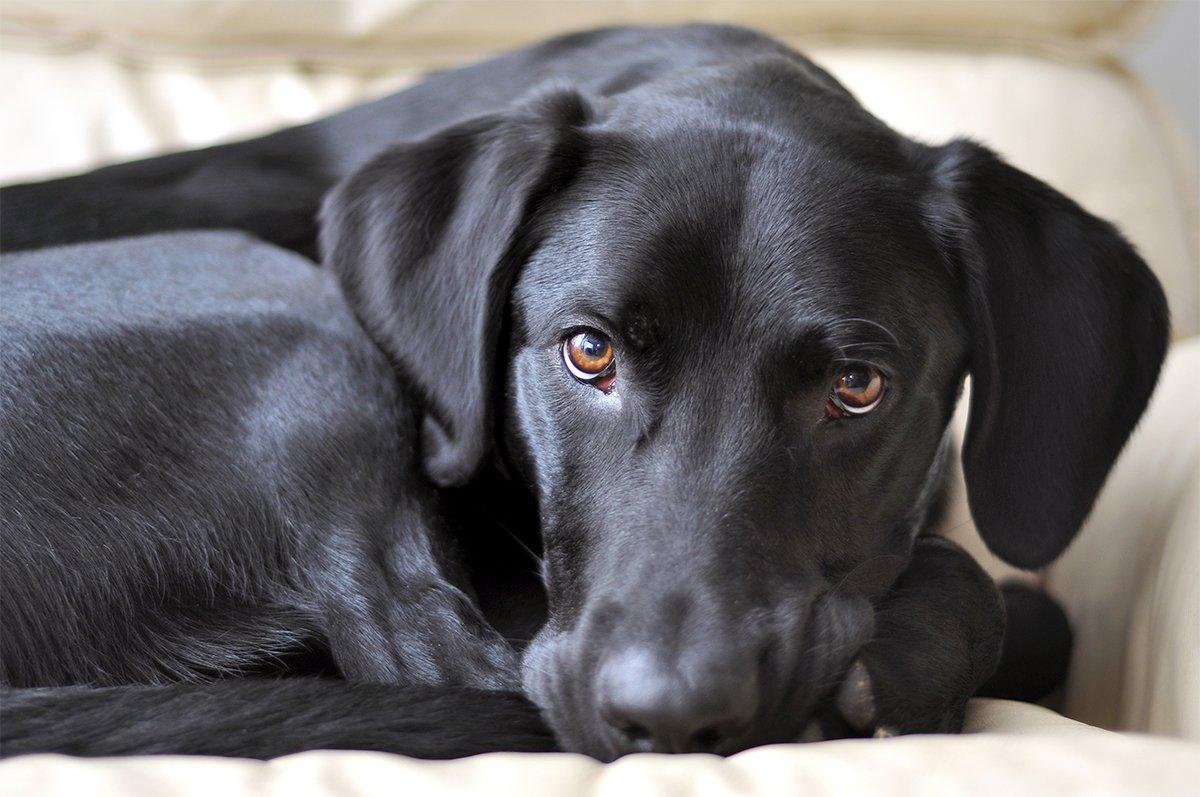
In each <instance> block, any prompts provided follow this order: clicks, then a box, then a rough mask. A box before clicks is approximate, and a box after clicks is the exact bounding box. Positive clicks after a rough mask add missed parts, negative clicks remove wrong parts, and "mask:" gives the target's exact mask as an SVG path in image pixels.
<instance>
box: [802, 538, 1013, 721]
mask: <svg viewBox="0 0 1200 797" xmlns="http://www.w3.org/2000/svg"><path fill="white" fill-rule="evenodd" d="M1003 632H1004V610H1003V606H1002V605H1001V602H1000V594H999V592H998V591H997V589H996V586H995V584H994V583H993V582H992V580H991V578H990V577H989V576H988V575H987V574H986V573H985V572H984V571H983V569H982V568H980V567H979V565H977V564H976V563H975V562H974V560H973V559H971V557H970V556H969V555H968V554H967V553H966V552H965V551H963V550H962V549H960V548H958V547H957V546H954V545H953V544H951V543H949V542H946V541H945V540H938V539H922V540H920V541H918V543H917V545H916V547H915V550H914V552H913V558H912V561H911V562H910V564H909V566H908V568H907V569H906V570H905V572H904V573H902V574H901V576H900V578H899V579H898V580H897V582H896V583H895V585H893V587H892V589H891V590H890V591H889V593H888V594H887V596H885V597H884V598H883V600H882V601H881V602H880V604H879V606H878V607H877V608H876V612H875V634H874V637H873V638H872V639H871V640H870V641H869V642H867V644H866V645H865V646H864V647H863V649H862V650H861V651H860V652H859V654H858V657H857V659H855V661H854V662H853V663H852V664H851V665H850V667H849V668H848V669H847V671H846V674H845V675H844V676H843V678H842V680H841V682H840V683H839V684H838V685H837V687H836V688H835V689H834V690H833V691H832V693H831V694H830V695H829V696H828V697H827V698H826V699H825V700H824V701H823V702H822V704H821V705H820V706H819V707H818V709H817V711H816V712H815V714H814V720H813V722H812V723H810V724H809V726H808V728H807V730H806V731H805V734H804V737H805V738H810V739H840V738H850V737H870V736H876V737H886V736H898V735H901V734H908V733H955V732H957V731H959V730H961V728H962V722H963V714H964V712H965V710H966V705H967V700H968V699H969V698H970V697H971V696H972V695H974V694H975V693H976V691H977V690H978V689H979V687H980V685H981V684H982V683H983V682H984V680H985V679H986V678H987V677H988V676H989V675H990V674H991V673H992V672H993V671H994V670H995V667H996V663H997V661H998V660H999V656H1000V640H1001V638H1002V636H1003Z"/></svg>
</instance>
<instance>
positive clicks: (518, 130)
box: [321, 91, 588, 487]
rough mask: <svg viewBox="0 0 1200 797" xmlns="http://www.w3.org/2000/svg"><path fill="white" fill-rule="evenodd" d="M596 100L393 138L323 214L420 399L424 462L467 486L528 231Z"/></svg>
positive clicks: (337, 260) (558, 101)
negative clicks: (408, 140)
mask: <svg viewBox="0 0 1200 797" xmlns="http://www.w3.org/2000/svg"><path fill="white" fill-rule="evenodd" d="M587 118H588V109H587V106H586V104H585V103H584V101H583V100H582V98H581V97H579V95H577V94H576V93H574V92H571V91H558V92H554V93H552V94H547V95H544V96H541V97H539V98H537V99H536V100H534V101H532V102H530V103H528V104H526V105H525V106H523V107H521V108H519V109H517V110H515V111H508V112H504V113H499V114H491V115H488V116H483V117H479V118H475V119H471V120H468V121H465V122H461V123H459V124H456V125H454V126H452V127H450V128H447V129H445V130H441V131H439V132H436V133H434V134H432V135H431V136H429V137H427V138H424V139H421V140H418V141H414V142H411V143H404V144H400V145H398V146H395V147H392V148H391V149H389V150H387V151H386V152H384V153H383V154H381V155H379V156H378V157H376V158H375V159H374V160H372V161H371V162H370V163H368V164H367V165H366V166H364V167H362V168H361V169H360V170H359V171H358V172H356V173H355V174H353V175H352V176H350V177H349V178H347V179H346V180H344V181H343V182H342V183H341V184H340V185H338V186H337V187H336V188H335V189H334V190H333V191H332V192H331V193H330V195H329V196H328V197H327V198H326V200H325V203H324V206H323V208H322V210H321V249H322V252H323V256H324V261H325V264H326V265H327V266H328V267H329V268H331V269H332V270H333V271H334V272H335V273H336V274H337V275H338V277H339V278H340V279H341V281H342V285H343V288H344V289H345V292H346V296H347V298H348V300H349V302H350V304H351V305H352V306H353V308H354V311H355V313H356V314H357V315H358V317H359V320H360V321H361V322H362V324H363V326H364V327H365V328H366V330H367V332H368V333H369V334H370V335H371V336H372V337H373V338H374V339H375V341H376V343H377V344H378V345H379V346H380V347H381V348H382V349H383V350H384V351H385V352H387V354H388V355H389V356H390V357H391V359H392V361H393V363H394V364H395V365H396V367H397V368H398V369H399V370H400V372H401V375H402V377H404V378H406V380H407V381H408V383H409V385H410V386H411V387H413V388H415V389H416V391H417V392H418V393H419V394H420V395H419V398H420V400H421V401H422V408H421V409H422V414H423V417H422V457H423V460H424V464H425V470H426V473H427V474H428V475H429V477H430V478H431V479H432V480H433V481H434V483H436V484H438V485H440V486H447V487H448V486H454V485H458V484H462V483H463V482H465V481H466V480H467V479H469V478H470V477H471V475H472V474H473V473H474V472H475V471H476V470H477V469H478V468H479V466H480V464H481V463H482V462H483V460H484V457H485V456H486V454H487V452H488V449H489V446H490V444H491V436H492V405H493V398H494V397H493V392H494V391H493V383H494V379H495V373H494V372H495V364H496V360H497V355H498V353H499V349H500V346H501V344H502V340H503V333H504V329H503V327H504V321H505V312H506V307H507V302H508V293H509V290H510V287H511V285H512V282H513V279H514V277H515V275H516V271H517V268H518V267H519V265H520V261H521V260H522V259H523V255H524V254H525V247H526V244H527V241H525V240H524V239H525V237H526V236H525V235H524V234H523V233H524V231H525V230H526V229H527V228H528V227H529V226H530V221H531V217H532V215H533V214H534V213H535V211H536V209H537V208H538V206H539V205H540V204H542V202H543V201H544V200H545V199H546V197H547V196H549V195H550V194H552V193H554V192H555V191H557V190H559V189H560V188H561V187H563V186H564V185H565V184H566V183H567V181H569V180H570V178H571V177H572V175H573V174H574V172H575V170H576V168H577V167H578V165H579V163H580V161H581V160H582V153H583V146H584V136H583V133H582V131H581V128H582V126H583V125H584V124H585V123H586V122H587Z"/></svg>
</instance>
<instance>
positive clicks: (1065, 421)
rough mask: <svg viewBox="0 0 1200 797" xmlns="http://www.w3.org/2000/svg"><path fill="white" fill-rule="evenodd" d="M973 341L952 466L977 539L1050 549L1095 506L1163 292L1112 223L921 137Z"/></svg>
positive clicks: (984, 155) (1042, 554)
mask: <svg viewBox="0 0 1200 797" xmlns="http://www.w3.org/2000/svg"><path fill="white" fill-rule="evenodd" d="M926 154H927V155H930V156H932V158H933V163H932V170H933V176H934V183H935V188H934V193H933V200H932V202H931V203H930V206H929V207H930V215H931V217H932V218H933V224H934V225H935V227H936V230H937V233H938V235H939V237H940V238H941V240H942V242H943V244H944V245H945V247H946V250H947V253H948V255H949V259H950V261H951V262H952V263H953V264H954V265H955V267H956V268H957V269H958V270H959V271H960V274H961V279H962V285H963V291H964V302H965V318H966V321H967V324H968V326H969V330H970V336H971V344H970V350H969V358H970V361H969V363H968V368H969V370H970V372H971V406H970V415H969V420H968V424H967V435H966V440H965V442H964V445H963V470H964V473H965V476H966V482H967V498H968V501H969V503H970V506H971V514H972V517H973V518H974V519H975V524H976V526H977V527H978V529H979V532H980V534H981V535H982V537H983V540H984V542H985V543H987V545H988V547H989V548H991V550H992V551H993V552H995V553H996V554H997V555H999V556H1000V557H1001V558H1003V559H1004V560H1005V561H1007V562H1009V563H1011V564H1014V565H1017V566H1019V567H1025V568H1035V567H1041V566H1043V565H1046V564H1048V563H1049V562H1050V561H1052V560H1053V559H1054V558H1055V557H1057V556H1058V555H1059V554H1060V553H1062V551H1063V549H1064V548H1066V546H1067V544H1068V543H1069V542H1070V541H1071V539H1072V537H1074V536H1075V533H1076V532H1077V531H1078V529H1079V527H1080V525H1081V524H1082V523H1083V521H1084V519H1085V518H1086V517H1087V514H1088V512H1089V511H1090V510H1091V507H1092V503H1093V502H1094V501H1095V499H1096V495H1097V493H1098V492H1099V491H1100V487H1101V485H1102V484H1103V483H1104V480H1105V478H1106V477H1107V476H1108V471H1109V468H1110V467H1111V466H1112V464H1113V460H1114V459H1116V457H1117V454H1118V453H1119V452H1120V450H1121V447H1122V446H1123V445H1124V444H1125V441H1126V439H1127V438H1128V437H1129V433H1130V432H1131V431H1132V430H1133V427H1134V425H1135V424H1136V423H1137V420H1138V418H1139V416H1141V414H1142V410H1143V409H1144V408H1145V406H1146V402H1147V400H1148V399H1149V397H1150V393H1151V391H1152V390H1153V388H1154V383H1155V380H1156V379H1157V378H1158V370H1159V366H1160V365H1161V363H1162V359H1163V355H1164V352H1165V350H1166V344H1167V334H1168V323H1167V305H1166V300H1165V299H1164V297H1163V293H1162V289H1161V288H1160V287H1159V284H1158V281H1157V280H1156V279H1155V278H1154V275H1153V274H1151V272H1150V270H1149V269H1148V268H1147V267H1146V264H1145V263H1144V262H1143V261H1142V259H1141V258H1140V257H1139V256H1138V255H1137V253H1136V252H1135V251H1134V250H1133V247H1131V246H1130V245H1129V243H1127V242H1126V241H1125V239H1124V238H1122V237H1121V235H1120V233H1118V232H1117V230H1116V229H1115V228H1114V227H1113V226H1112V225H1111V224H1109V223H1107V222H1105V221H1102V220H1100V219H1098V218H1096V217H1095V216H1092V215H1091V214H1089V213H1087V212H1086V211H1084V210H1083V209H1082V208H1080V207H1079V206H1078V205H1077V204H1075V203H1074V202H1072V201H1071V200H1070V199H1068V198H1067V197H1065V196H1063V195H1062V194H1060V193H1058V192H1057V191H1055V190H1054V189H1052V188H1050V187H1049V186H1047V185H1045V184H1044V183H1042V182H1040V181H1038V180H1036V179H1034V178H1033V177H1030V176H1029V175H1027V174H1025V173H1024V172H1021V171H1019V170H1017V169H1015V168H1013V167H1011V166H1009V165H1008V164H1006V163H1004V162H1003V161H1001V160H1000V159H999V158H998V157H997V156H996V155H994V154H993V153H992V152H990V151H989V150H987V149H985V148H983V147H981V146H978V145H976V144H973V143H971V142H968V141H955V142H952V143H950V144H948V145H946V146H944V147H941V148H937V149H932V150H927V151H926Z"/></svg>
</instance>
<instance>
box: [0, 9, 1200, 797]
mask: <svg viewBox="0 0 1200 797" xmlns="http://www.w3.org/2000/svg"><path fill="white" fill-rule="evenodd" d="M1152 11H1153V8H1152V4H1151V3H1148V2H1144V1H1143V0H1098V1H1096V2H1070V1H1067V2H1054V0H1047V1H1046V2H1035V1H1033V0H1030V1H1028V2H1021V3H1016V4H1013V3H1004V2H991V1H990V0H980V2H940V1H939V0H896V1H895V2H887V1H886V0H868V1H867V2H857V3H855V2H848V1H844V0H836V2H834V1H828V2H827V1H826V0H820V1H819V2H812V3H790V2H775V1H774V0H749V2H744V3H739V2H736V1H735V0H710V1H709V2H704V1H702V0H661V1H660V2H646V3H632V2H613V1H612V0H605V1H603V2H601V1H597V2H573V1H571V0H567V1H566V2H559V1H558V0H510V2H491V3H489V2H486V0H460V1H459V2H453V1H452V0H255V1H254V2H250V0H209V1H208V2H200V0H155V1H153V2H152V1H151V0H78V2H76V1H74V0H71V1H68V2H62V1H60V2H21V1H19V0H4V3H3V5H0V85H2V86H3V87H4V88H3V91H4V95H5V112H4V114H3V115H2V116H0V182H11V181H14V180H18V179H27V178H36V177H41V176H48V175H54V174H60V173H65V172H70V171H73V170H80V169H84V168H88V167H91V166H95V165H98V164H101V163H105V162H109V161H113V160H122V159H128V158H132V157H138V156H142V155H147V154H152V153H155V152H160V151H164V150H167V149H173V148H180V147H192V146H200V145H204V144H209V143H213V142H217V141H224V140H230V139H233V138H238V137H243V136H246V135H251V134H255V133H258V132H261V131H264V130H268V129H272V128H275V127H278V126H281V125H286V124H294V123H298V122H302V121H307V120H309V119H312V118H315V117H317V116H320V115H322V114H325V113H329V112H331V111H334V110H336V109H338V108H341V107H345V106H347V105H349V104H352V103H354V102H358V101H361V100H363V99H367V98H370V97H374V96H378V95H380V94H383V93H385V92H388V91H392V90H395V89H397V88H399V87H402V86H403V85H406V84H407V83H409V82H411V81H412V80H415V79H417V77H418V76H419V75H420V74H421V73H422V72H423V71H424V70H426V69H428V68H432V67H439V66H444V65H447V64H450V63H456V62H459V61H461V60H464V59H472V58H477V57H482V56H484V55H486V54H487V53H489V52H494V51H496V50H499V49H503V48H505V47H508V46H515V45H519V44H522V43H524V42H526V41H529V40H531V39H535V38H538V37H541V36H543V35H549V34H553V33H557V32H561V31H564V30H568V29H572V28H577V27H582V26H587V25H593V24H607V23H612V22H617V21H621V20H624V21H630V22H670V21H677V20H680V19H688V18H704V19H727V20H731V21H737V22H741V23H744V24H750V25H754V26H756V27H759V28H761V29H763V30H766V31H767V32H770V33H773V34H774V35H777V36H779V37H781V38H783V39H785V40H787V41H788V42H790V43H792V44H795V45H797V46H799V47H801V48H802V49H804V50H805V51H806V52H808V53H809V54H810V55H811V56H812V57H813V58H814V59H815V60H817V61H818V62H820V63H821V64H822V65H824V66H826V67H827V68H829V69H830V70H831V71H832V72H833V73H834V74H835V75H836V76H837V77H838V78H839V79H840V80H842V81H843V82H844V83H846V85H847V86H848V87H849V88H850V89H851V90H852V91H854V92H855V93H856V94H857V95H858V96H859V98H860V99H861V100H862V101H863V102H864V103H865V104H866V105H867V106H868V107H869V108H870V109H871V110H872V111H873V112H875V113H876V114H878V115H879V116H880V117H881V118H883V119H884V120H885V121H887V122H889V123H890V124H892V125H894V126H895V127H897V128H898V129H899V130H901V131H902V132H905V133H908V134H910V135H913V136H916V137H918V138H920V139H923V140H928V141H941V140H945V139H947V138H950V137H953V136H956V135H969V136H972V137H975V138H977V139H979V140H981V141H983V142H985V143H987V144H989V145H990V146H992V147H994V148H996V149H997V150H999V151H1000V152H1001V153H1002V154H1003V155H1005V156H1006V157H1007V158H1009V159H1010V160H1011V161H1012V162H1013V163H1014V164H1016V165H1017V166H1019V167H1021V168H1024V169H1026V170H1028V171H1030V172H1032V173H1033V174H1035V175H1037V176H1039V177H1041V178H1042V179H1045V180H1047V181H1048V182H1050V183H1051V184H1053V185H1054V186H1056V187H1057V188H1059V189H1061V190H1062V191H1064V192H1066V193H1067V194H1069V195H1070V196H1072V197H1074V198H1075V199H1077V200H1078V201H1080V202H1081V204H1083V205H1084V206H1085V207H1087V208H1088V209H1090V210H1092V211H1094V212H1096V213H1098V214H1099V215H1101V216H1104V217H1106V218H1109V219H1111V220H1113V221H1115V222H1116V223H1117V224H1118V226H1120V227H1121V229H1122V230H1124V231H1125V232H1126V234H1127V235H1128V236H1129V237H1130V239H1131V240H1132V241H1133V242H1134V243H1135V244H1136V245H1137V246H1138V248H1139V249H1140V250H1141V252H1142V253H1143V255H1144V256H1145V257H1146V259H1147V261H1148V262H1149V263H1150V265H1151V266H1152V268H1154V270H1155V271H1156V273H1157V274H1158V275H1159V277H1160V279H1161V280H1162V282H1163V284H1164V287H1165V289H1166V291H1167V294H1168V298H1169V300H1170V303H1171V307H1172V314H1173V336H1174V339H1175V340H1176V341H1177V343H1176V344H1175V346H1174V347H1173V352H1172V356H1171V361H1170V363H1169V364H1168V366H1167V368H1166V371H1165V374H1164V378H1163V380H1162V383H1161V385H1160V389H1159V391H1158V393H1157V395H1156V398H1155V400H1154V403H1153V406H1152V409H1151V412H1150V413H1149V414H1148V416H1147V417H1146V418H1145V419H1144V420H1143V422H1142V424H1141V427H1140V428H1139V430H1138V432H1137V433H1136V434H1135V437H1134V440H1133V441H1132V442H1131V444H1130V446H1129V447H1128V448H1127V450H1126V451H1125V453H1124V454H1123V456H1122V459H1121V461H1120V462H1119V463H1118V465H1117V468H1116V469H1115V471H1114V474H1113V476H1112V478H1111V479H1110V482H1109V484H1108V486H1107V487H1106V489H1105V491H1104V493H1103V494H1102V496H1101V498H1100V500H1099V502H1098V503H1097V506H1096V509H1095V511H1094V512H1093V513H1092V516H1091V518H1090V519H1089V521H1088V524H1087V526H1086V527H1085V529H1084V531H1083V532H1082V533H1081V535H1080V537H1079V539H1078V540H1077V541H1076V542H1075V544H1074V545H1072V547H1071V548H1070V549H1069V550H1068V552H1067V554H1066V555H1065V556H1064V557H1063V558H1062V559H1061V560H1060V561H1059V562H1058V563H1057V564H1056V565H1055V566H1053V567H1052V568H1050V569H1048V570H1047V571H1046V572H1044V573H1038V574H1022V575H1023V577H1026V578H1033V579H1037V580H1039V581H1041V582H1042V583H1045V584H1046V585H1047V586H1048V587H1049V588H1050V589H1051V590H1052V591H1053V592H1054V593H1055V594H1056V595H1057V596H1058V597H1059V598H1060V599H1061V600H1062V601H1063V602H1064V605H1065V606H1066V607H1067V610H1068V613H1069V614H1070V616H1071V619H1072V622H1073V623H1074V625H1075V628H1076V631H1077V634H1078V642H1077V649H1076V655H1075V660H1074V663H1073V667H1072V673H1071V677H1070V681H1069V684H1068V686H1067V689H1066V691H1065V694H1064V696H1063V698H1064V702H1063V708H1064V711H1065V712H1066V713H1067V714H1069V715H1070V716H1073V717H1076V718H1078V719H1081V720H1084V721H1086V722H1088V723H1092V724H1097V725H1102V726H1105V727H1108V728H1113V729H1122V730H1136V731H1146V732H1153V733H1158V734H1171V735H1176V736H1183V737H1188V738H1191V739H1193V740H1194V739H1200V578H1198V575H1200V402H1197V401H1196V400H1195V398H1194V397H1195V396H1197V395H1200V377H1198V376H1197V374H1198V373H1200V339H1198V338H1194V337H1192V336H1195V335H1196V334H1197V333H1198V332H1200V312H1198V307H1200V268H1198V266H1197V261H1198V256H1197V243H1198V238H1197V225H1198V224H1200V216H1198V213H1197V209H1196V205H1195V197H1196V190H1195V187H1194V186H1190V185H1188V184H1187V179H1188V178H1187V176H1186V175H1187V174H1188V170H1187V169H1186V168H1183V167H1182V166H1181V158H1186V157H1189V156H1194V155H1193V154H1192V153H1188V152H1185V151H1183V150H1182V148H1181V145H1180V144H1179V138H1178V136H1177V135H1176V134H1175V132H1174V131H1173V129H1172V127H1171V125H1170V123H1169V121H1168V120H1167V119H1165V117H1164V116H1163V114H1162V113H1161V111H1160V110H1159V108H1158V105H1157V102H1156V101H1155V99H1154V98H1153V97H1152V96H1150V95H1149V94H1148V93H1147V92H1145V91H1144V90H1143V89H1142V87H1141V86H1140V85H1139V84H1138V83H1137V82H1136V81H1135V80H1133V79H1132V78H1131V77H1130V76H1129V75H1128V74H1127V73H1126V72H1125V71H1124V69H1123V68H1122V67H1121V65H1120V63H1119V62H1118V61H1117V60H1116V59H1115V58H1114V56H1113V54H1112V53H1113V48H1112V45H1113V43H1114V42H1118V41H1121V40H1125V39H1128V38H1129V37H1131V36H1135V35H1137V31H1138V30H1139V28H1140V26H1141V25H1142V24H1143V23H1144V21H1145V19H1146V17H1147V15H1148V14H1149V13H1151V12H1152ZM0 300H2V298H0ZM963 417H965V413H960V420H961V418H963ZM960 479H961V477H960ZM945 527H946V530H947V531H949V532H950V533H951V535H952V536H954V537H955V538H957V539H959V540H960V541H963V542H965V544H967V545H968V546H971V547H972V549H973V550H974V551H976V552H977V554H978V555H979V556H980V558H981V559H982V560H984V561H985V562H987V563H988V565H989V567H991V568H992V569H993V572H996V573H1006V572H1012V569H1011V568H1006V567H1004V566H1003V565H1001V564H1000V563H998V562H997V561H996V560H994V558H992V557H990V556H989V555H988V554H987V552H986V551H985V550H984V549H983V547H982V544H981V543H980V542H979V540H978V537H977V535H976V534H975V533H974V528H973V525H972V524H971V522H970V516H969V512H968V510H967V507H966V505H965V501H964V500H963V499H962V486H961V484H959V485H958V492H957V495H956V497H955V500H954V501H953V502H952V504H951V507H950V512H949V514H948V517H947V521H946V524H945ZM968 722H969V729H970V730H973V731H980V732H982V731H987V733H981V734H979V735H972V736H968V737H963V738H951V737H909V738H904V739H891V740H871V741H866V742H838V743H830V744H822V745H810V746H799V745H797V746H782V747H774V748H769V749H764V750H758V751H749V752H747V753H743V754H741V755H739V756H736V757H734V758H733V759H730V760H729V761H726V762H721V761H718V760H715V759H711V758H707V757H682V758H680V757H676V758H667V757H654V756H637V757H632V758H629V759H626V760H623V761H622V762H618V763H617V764H615V765H611V766H609V767H601V766H599V765H597V764H594V763H591V762H588V761H586V760H584V759H581V758H578V757H575V756H532V757H522V756H486V757H481V758H477V759H472V760H469V761H464V762H455V763H442V764H430V763H420V762H413V761H408V760H406V759H401V758H396V757H389V756H380V755H371V754H362V753H316V754H306V755H303V756H297V757H292V758H289V759H285V760H281V761H279V762H275V763H272V764H269V765H264V764H258V763H252V762H218V761H211V760H196V759H192V760H182V759H154V760H149V759H143V760H133V761H126V762H117V761H112V762H84V761H71V760H67V759H59V758H45V757H35V758H28V759H18V760H16V761H10V762H7V763H5V764H3V765H0V790H2V791H3V792H4V793H7V794H12V795H14V796H15V795H26V794H30V795H32V794H63V795H68V794H70V795H75V794H79V793H96V794H134V795H138V796H139V797H140V795H150V794H160V793H161V794H172V795H174V794H187V793H192V792H195V793H204V794H210V793H228V794H231V795H232V794H273V793H280V794H288V795H301V794H310V793H311V794H348V793H376V792H378V793H383V792H384V791H385V790H386V791H387V792H388V793H391V792H397V793H414V794H426V793H430V794H440V793H467V792H473V791H488V792H495V793H500V794H503V793H520V794H538V793H568V794H609V793H617V792H618V791H620V792H632V793H636V794H675V793H684V792H689V793H690V792H700V793H710V794H725V793H749V794H767V793H779V794H797V793H815V794H822V793H827V792H828V793H837V794H839V795H843V794H853V793H864V794H866V793H869V794H880V795H882V794H906V793H910V792H911V793H914V794H916V793H920V794H922V795H924V794H928V793H931V792H932V793H935V794H936V793H950V794H962V793H971V794H976V793H979V794H1005V795H1010V794H1022V793H1024V794H1039V793H1047V794H1067V793H1087V794H1094V793H1105V794H1168V793H1180V794H1182V793H1188V791H1189V789H1190V793H1193V794H1195V793H1198V791H1197V789H1198V787H1197V785H1196V784H1200V771H1198V770H1197V762H1198V761H1200V746H1198V745H1196V744H1195V743H1194V742H1193V743H1191V744H1190V745H1189V744H1187V743H1183V742H1171V741H1166V740H1163V739H1160V738H1150V737H1141V736H1136V735H1130V734H1110V733H1106V732H1102V731H1099V730H1096V729H1092V728H1088V727H1086V726H1081V725H1079V724H1077V723H1072V722H1070V721H1068V720H1065V719H1063V718H1061V717H1057V716H1056V715H1054V714H1052V713H1050V712H1047V711H1045V710H1043V709H1038V708H1036V707H1030V706H1022V705H1020V704H1012V703H1004V702H997V701H974V702H973V703H972V706H971V710H970V715H969V720H968Z"/></svg>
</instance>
